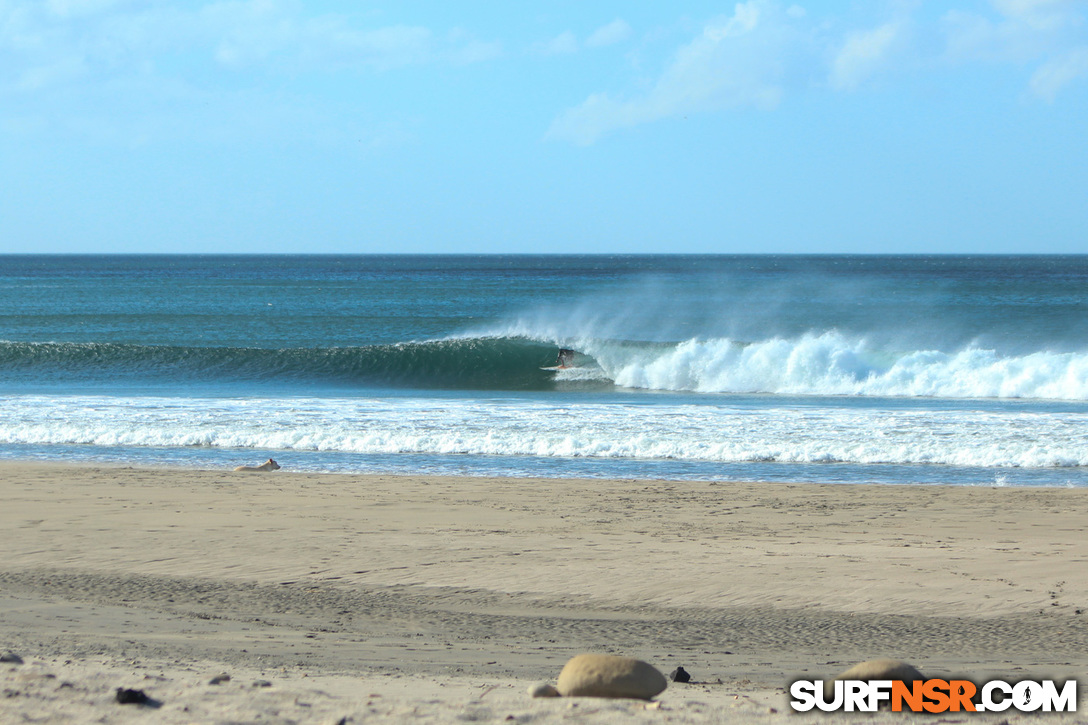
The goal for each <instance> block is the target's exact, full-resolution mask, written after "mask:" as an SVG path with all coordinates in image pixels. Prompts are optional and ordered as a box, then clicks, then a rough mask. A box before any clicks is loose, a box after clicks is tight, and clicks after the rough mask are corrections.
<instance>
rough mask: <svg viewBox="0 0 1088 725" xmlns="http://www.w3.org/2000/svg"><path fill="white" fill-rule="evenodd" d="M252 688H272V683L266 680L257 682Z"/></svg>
mask: <svg viewBox="0 0 1088 725" xmlns="http://www.w3.org/2000/svg"><path fill="white" fill-rule="evenodd" d="M253 686H254V687H272V683H271V682H269V681H268V680H257V681H256V682H254V683H253Z"/></svg>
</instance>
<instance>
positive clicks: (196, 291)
mask: <svg viewBox="0 0 1088 725" xmlns="http://www.w3.org/2000/svg"><path fill="white" fill-rule="evenodd" d="M1086 312H1088V257H1079V256H1078V257H1001V256H994V257H945V256H935V257H879V256H872V257H868V256H866V257H860V256H813V257H804V256H349V257H337V256H180V257H178V256H0V395H2V396H3V397H2V402H0V456H3V457H8V458H45V459H63V460H96V461H102V460H106V461H123V462H132V463H168V464H172V465H194V466H220V465H227V464H231V463H235V462H239V461H247V460H250V459H256V458H262V459H263V458H264V457H266V456H268V455H272V456H274V457H276V458H277V460H280V462H281V463H285V462H286V463H287V464H288V466H289V467H291V468H295V469H301V470H335V471H373V470H381V471H395V472H419V471H434V472H455V473H467V474H487V473H500V474H515V475H552V476H564V477H584V476H607V477H625V478H651V477H653V478H744V479H774V480H811V481H829V480H830V481H844V482H850V481H878V482H886V483H897V482H911V481H924V482H932V483H986V484H995V483H996V484H1002V485H1084V484H1085V483H1088V475H1086V474H1085V470H1086V468H1085V467H1086V466H1088V445H1086V444H1085V442H1084V437H1085V436H1084V433H1085V430H1086V428H1085V424H1086V422H1088V342H1086V341H1088V314H1086ZM560 348H570V349H573V350H575V351H576V356H575V366H574V367H571V368H569V369H563V370H558V371H554V370H546V369H542V368H548V367H551V366H553V365H554V364H555V362H556V357H557V354H558V351H559V349H560Z"/></svg>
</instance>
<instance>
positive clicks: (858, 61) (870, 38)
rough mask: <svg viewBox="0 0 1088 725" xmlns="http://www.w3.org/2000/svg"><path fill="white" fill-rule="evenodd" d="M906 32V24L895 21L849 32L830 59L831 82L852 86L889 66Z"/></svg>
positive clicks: (840, 88)
mask: <svg viewBox="0 0 1088 725" xmlns="http://www.w3.org/2000/svg"><path fill="white" fill-rule="evenodd" d="M903 33H904V24H903V23H902V22H900V21H896V22H890V23H885V24H884V25H881V26H880V27H877V28H873V29H872V30H863V31H857V32H853V33H850V34H849V35H847V36H846V41H845V42H844V43H843V45H842V47H841V48H840V49H839V51H838V53H837V54H836V55H835V59H834V60H833V61H832V63H831V86H832V87H833V88H837V89H839V90H853V89H855V88H857V87H858V86H859V85H860V84H861V83H863V82H864V81H866V80H868V79H869V78H870V77H871V76H873V75H874V74H875V73H877V72H878V71H879V70H881V69H883V68H884V67H886V65H887V64H888V63H889V62H890V57H891V56H892V55H893V53H894V51H895V49H896V46H897V45H899V44H900V42H901V40H902V36H903Z"/></svg>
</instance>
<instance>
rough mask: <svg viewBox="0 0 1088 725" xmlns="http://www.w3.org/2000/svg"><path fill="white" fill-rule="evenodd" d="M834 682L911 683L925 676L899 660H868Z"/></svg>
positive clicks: (844, 673)
mask: <svg viewBox="0 0 1088 725" xmlns="http://www.w3.org/2000/svg"><path fill="white" fill-rule="evenodd" d="M835 679H836V680H866V681H869V680H899V681H900V682H913V681H914V680H924V679H926V678H925V676H923V675H922V673H921V672H919V671H918V670H916V669H915V668H914V667H913V666H912V665H908V664H907V663H906V662H900V661H899V660H869V661H868V662H862V663H860V664H856V665H854V666H853V667H851V668H850V669H848V670H847V671H846V672H843V673H842V674H841V675H839V676H838V677H836V678H835Z"/></svg>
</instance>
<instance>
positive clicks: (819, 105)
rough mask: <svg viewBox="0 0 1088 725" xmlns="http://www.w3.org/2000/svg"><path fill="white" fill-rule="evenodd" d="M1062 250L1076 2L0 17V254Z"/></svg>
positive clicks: (1082, 17) (132, 7)
mask: <svg viewBox="0 0 1088 725" xmlns="http://www.w3.org/2000/svg"><path fill="white" fill-rule="evenodd" d="M4 252H7V253H24V252H50V253H84V252H86V253H122V252H124V253H129V252H135V253H142V252H147V253H175V252H194V253H196V252H199V253H218V252H231V253H310V252H313V253H387V252H410V253H498V252H502V253H506V252H517V253H593V252H602V253H622V252H631V253H679V252H685V253H1018V252H1047V253H1084V252H1088V0H977V1H976V0H951V1H950V2H926V1H923V0H888V1H885V0H867V1H859V2H849V1H845V2H828V1H815V0H814V1H812V2H804V1H800V2H797V3H791V2H777V1H776V0H749V1H748V2H740V3H735V2H702V1H698V0H694V1H688V0H676V1H675V2H670V3H625V2H616V1H615V0H596V1H595V2H592V3H588V2H585V1H584V0H579V1H574V0H554V1H552V2H532V1H531V0H526V1H524V2H495V1H494V0H490V1H489V2H476V1H475V0H464V1H462V2H448V1H442V2H439V1H425V0H400V1H398V2H389V1H377V2H368V1H366V0H358V1H355V2H346V1H337V0H309V1H307V2H302V1H301V0H191V1H189V2H183V1H182V0H0V253H4Z"/></svg>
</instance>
